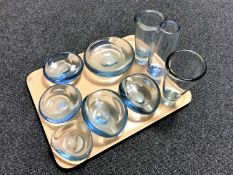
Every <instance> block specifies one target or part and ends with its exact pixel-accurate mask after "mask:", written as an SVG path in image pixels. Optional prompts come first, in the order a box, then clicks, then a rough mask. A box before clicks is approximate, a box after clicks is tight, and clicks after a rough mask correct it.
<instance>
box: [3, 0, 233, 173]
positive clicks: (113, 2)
mask: <svg viewBox="0 0 233 175" xmlns="http://www.w3.org/2000/svg"><path fill="white" fill-rule="evenodd" d="M147 8H149V9H157V10H159V11H161V12H162V13H164V15H165V16H167V17H168V18H172V19H175V20H176V21H177V22H178V23H180V25H181V27H182V34H181V41H180V45H179V47H180V48H186V49H191V50H194V51H196V52H198V53H200V54H201V55H202V56H203V57H204V59H205V60H206V62H207V64H208V72H207V74H206V76H205V77H204V78H203V79H202V81H201V82H200V83H199V86H197V87H196V88H194V89H192V93H193V100H192V102H191V104H190V105H189V106H187V107H186V108H184V109H182V110H180V111H179V112H177V113H175V114H173V115H170V116H169V117H166V118H165V119H163V120H161V121H159V122H157V123H155V124H153V125H152V126H151V127H149V128H147V129H145V130H143V131H142V132H140V133H139V134H136V135H134V136H132V137H131V138H129V139H127V140H126V141H124V142H123V143H121V144H118V145H117V146H115V147H114V148H112V149H110V150H108V151H106V152H104V153H103V154H101V155H100V156H98V157H95V158H93V159H91V160H90V161H88V163H86V164H83V165H82V166H81V167H78V168H76V169H74V170H71V171H68V172H65V173H70V174H78V173H80V174H165V175H168V174H182V175H183V174H207V175H208V174H209V175H214V174H232V173H233V95H232V92H233V78H232V75H233V71H232V69H233V52H232V45H233V1H232V0H221V1H219V0H183V1H182V0H179V1H175V0H161V1H157V0H156V1H145V0H128V1H123V0H122V1H120V0H109V1H107V0H105V1H102V0H100V1H90V0H40V1H32V0H17V1H13V0H0V157H1V162H0V170H1V174H2V173H3V174H62V173H64V172H63V171H62V170H61V169H59V168H58V167H57V166H56V163H55V161H54V159H53V157H52V155H51V152H50V148H49V145H48V144H47V140H46V138H45V135H44V134H43V129H42V127H41V124H40V122H39V119H38V116H37V113H36V111H35V108H34V106H33V102H32V100H31V97H30V94H29V92H28V89H27V86H26V77H27V75H28V74H29V73H31V72H32V71H34V70H36V69H39V68H41V67H42V66H43V65H44V63H45V58H47V57H48V56H51V55H53V54H55V53H58V52H61V51H67V50H70V49H72V48H77V49H78V50H79V51H80V52H83V51H85V49H86V48H87V46H88V45H89V43H90V42H93V41H95V40H97V39H100V38H102V37H106V36H119V37H123V36H126V35H129V34H133V33H134V22H133V17H134V14H135V13H136V12H138V11H140V10H143V9H147Z"/></svg>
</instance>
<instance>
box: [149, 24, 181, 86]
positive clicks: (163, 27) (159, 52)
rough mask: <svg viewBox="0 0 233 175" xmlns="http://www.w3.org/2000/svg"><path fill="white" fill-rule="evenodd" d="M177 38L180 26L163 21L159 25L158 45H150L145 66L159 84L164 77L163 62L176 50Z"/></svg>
mask: <svg viewBox="0 0 233 175" xmlns="http://www.w3.org/2000/svg"><path fill="white" fill-rule="evenodd" d="M179 36H180V26H179V24H177V23H176V22H175V21H172V20H165V21H163V22H162V23H161V24H160V39H159V41H158V43H156V44H155V43H154V44H153V45H152V51H151V55H150V58H149V61H148V65H147V71H148V73H149V75H150V76H151V77H152V78H153V79H154V80H155V81H157V82H159V81H160V80H161V79H162V77H163V76H164V73H165V71H164V70H165V64H164V62H165V61H166V59H167V57H168V55H170V54H171V53H172V52H174V51H175V50H176V48H177V43H178V41H179ZM158 56H159V57H160V58H161V59H162V60H161V59H159V58H158ZM163 61H164V62H163Z"/></svg>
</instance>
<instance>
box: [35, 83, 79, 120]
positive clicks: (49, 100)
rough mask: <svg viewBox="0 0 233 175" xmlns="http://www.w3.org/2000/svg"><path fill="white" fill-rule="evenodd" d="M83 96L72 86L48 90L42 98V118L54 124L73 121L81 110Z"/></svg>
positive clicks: (55, 87) (40, 104)
mask: <svg viewBox="0 0 233 175" xmlns="http://www.w3.org/2000/svg"><path fill="white" fill-rule="evenodd" d="M81 103H82V96H81V94H80V92H79V90H78V89H76V88H75V87H74V86H72V85H54V86H52V87H50V88H49V89H47V90H46V91H45V92H44V93H43V95H42V96H41V98H40V102H39V111H40V113H41V116H42V117H43V118H44V119H45V120H46V121H47V122H48V123H53V124H61V123H65V122H67V121H69V120H71V119H72V118H73V117H74V116H75V115H76V114H77V112H78V111H79V109H80V108H81Z"/></svg>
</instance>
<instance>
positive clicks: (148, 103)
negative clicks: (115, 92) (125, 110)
mask: <svg viewBox="0 0 233 175" xmlns="http://www.w3.org/2000/svg"><path fill="white" fill-rule="evenodd" d="M119 92H120V95H121V97H122V99H123V101H124V103H125V104H126V105H127V107H129V108H130V109H131V110H132V111H134V112H136V113H140V114H143V115H148V114H152V113H154V112H155V110H156V109H157V107H158V105H159V103H160V98H161V95H160V90H159V87H158V85H157V84H156V82H155V81H154V80H152V79H151V78H150V77H149V76H147V75H144V74H133V75H130V76H128V77H126V78H125V79H123V80H122V82H121V83H120V85H119Z"/></svg>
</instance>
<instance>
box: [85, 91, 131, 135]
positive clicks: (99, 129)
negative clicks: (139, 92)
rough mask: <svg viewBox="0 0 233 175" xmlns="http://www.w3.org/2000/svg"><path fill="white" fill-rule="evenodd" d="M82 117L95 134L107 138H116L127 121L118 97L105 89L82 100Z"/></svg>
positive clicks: (124, 107) (124, 108) (125, 110)
mask: <svg viewBox="0 0 233 175" xmlns="http://www.w3.org/2000/svg"><path fill="white" fill-rule="evenodd" d="M82 115H83V119H84V121H85V122H86V124H87V125H88V127H89V128H90V129H91V130H92V131H93V132H94V133H95V134H97V135H99V136H102V137H107V138H111V137H115V136H118V135H119V134H120V133H121V132H122V130H123V129H124V128H125V125H126V122H127V119H128V111H127V108H126V106H125V105H124V103H123V101H122V100H121V98H120V96H119V95H118V94H117V93H116V92H114V91H111V90H107V89H101V90H98V91H96V92H93V93H92V94H89V95H88V96H87V97H86V98H85V99H84V100H83V104H82Z"/></svg>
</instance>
